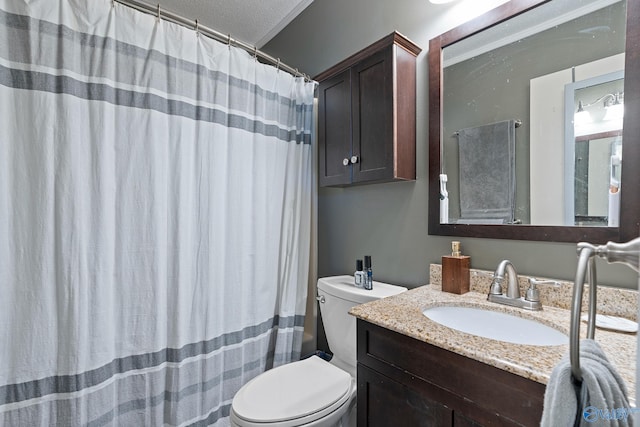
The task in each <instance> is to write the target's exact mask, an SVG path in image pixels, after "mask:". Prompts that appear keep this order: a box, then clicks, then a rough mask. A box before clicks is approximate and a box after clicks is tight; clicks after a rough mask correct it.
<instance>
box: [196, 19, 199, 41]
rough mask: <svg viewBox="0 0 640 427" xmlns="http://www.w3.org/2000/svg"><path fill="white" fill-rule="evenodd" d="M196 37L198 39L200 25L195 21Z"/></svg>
mask: <svg viewBox="0 0 640 427" xmlns="http://www.w3.org/2000/svg"><path fill="white" fill-rule="evenodd" d="M195 30H196V37H200V23H199V22H198V20H197V19H196V28H195Z"/></svg>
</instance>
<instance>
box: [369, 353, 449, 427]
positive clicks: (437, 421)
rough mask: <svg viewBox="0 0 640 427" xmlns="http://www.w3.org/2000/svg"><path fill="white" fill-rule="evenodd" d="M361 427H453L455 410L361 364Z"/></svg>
mask: <svg viewBox="0 0 640 427" xmlns="http://www.w3.org/2000/svg"><path fill="white" fill-rule="evenodd" d="M357 399H358V404H357V408H358V409H357V411H358V427H365V426H369V427H375V426H380V427H390V426H411V427H421V426H424V427H434V426H438V427H441V426H451V425H452V424H453V411H452V410H451V409H449V408H447V407H446V406H444V405H442V404H440V403H437V402H434V401H430V400H428V399H425V398H424V397H422V396H421V395H420V394H419V393H418V392H416V391H415V390H412V389H411V388H409V387H407V386H404V385H402V384H400V383H399V382H396V381H394V380H392V379H390V378H388V377H386V376H384V375H382V374H380V373H378V372H376V371H374V370H372V369H370V368H367V367H366V366H364V365H361V364H358V393H357Z"/></svg>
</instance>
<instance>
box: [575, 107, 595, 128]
mask: <svg viewBox="0 0 640 427" xmlns="http://www.w3.org/2000/svg"><path fill="white" fill-rule="evenodd" d="M573 122H574V124H575V125H576V126H583V125H585V124H587V123H589V122H591V114H589V112H588V111H587V110H585V109H584V106H583V105H582V101H578V111H576V113H575V114H574V116H573Z"/></svg>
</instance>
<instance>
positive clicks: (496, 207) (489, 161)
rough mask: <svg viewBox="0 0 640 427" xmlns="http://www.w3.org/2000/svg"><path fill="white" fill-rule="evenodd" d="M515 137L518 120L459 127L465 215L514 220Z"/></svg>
mask: <svg viewBox="0 0 640 427" xmlns="http://www.w3.org/2000/svg"><path fill="white" fill-rule="evenodd" d="M515 141H516V131H515V120H506V121H502V122H498V123H492V124H488V125H483V126H478V127H473V128H466V129H461V130H460V131H458V153H459V159H460V218H461V219H486V220H489V219H493V220H496V219H498V220H502V222H513V220H514V212H515V194H516V176H515V152H516V142H515ZM493 223H495V221H493Z"/></svg>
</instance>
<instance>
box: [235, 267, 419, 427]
mask: <svg viewBox="0 0 640 427" xmlns="http://www.w3.org/2000/svg"><path fill="white" fill-rule="evenodd" d="M406 290H407V288H403V287H400V286H394V285H388V284H386V283H380V282H373V290H370V291H367V290H364V289H362V288H356V287H355V286H354V285H353V277H352V276H334V277H324V278H320V279H318V300H319V301H320V311H321V312H322V319H323V325H324V329H325V332H326V335H327V341H328V343H329V348H330V349H331V352H332V353H333V358H332V359H331V361H330V362H327V361H325V360H324V359H321V358H320V357H317V356H312V357H309V358H307V359H304V360H300V361H298V362H293V363H289V364H287V365H283V366H279V367H277V368H274V369H271V370H269V371H267V372H265V373H263V374H261V375H258V376H257V377H256V378H254V379H252V380H251V381H249V382H248V383H247V384H245V385H244V386H243V387H242V388H241V389H240V390H239V391H238V393H236V395H235V397H234V398H233V403H232V405H231V425H232V426H238V427H258V426H260V427H292V426H309V427H310V426H323V427H324V426H344V427H347V426H349V425H350V424H351V425H355V424H354V422H355V412H356V411H355V410H354V408H355V403H356V400H355V397H356V319H355V318H354V317H353V316H351V315H349V313H348V312H349V309H351V307H353V306H355V305H359V304H363V303H365V302H368V301H373V300H376V299H380V298H384V297H388V296H391V295H396V294H399V293H401V292H404V291H406Z"/></svg>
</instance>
